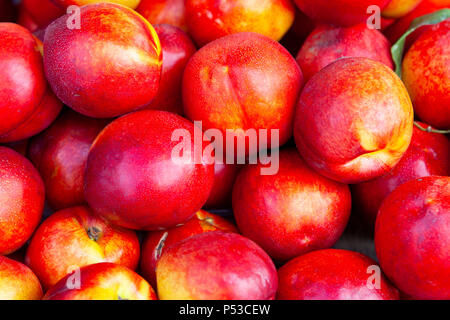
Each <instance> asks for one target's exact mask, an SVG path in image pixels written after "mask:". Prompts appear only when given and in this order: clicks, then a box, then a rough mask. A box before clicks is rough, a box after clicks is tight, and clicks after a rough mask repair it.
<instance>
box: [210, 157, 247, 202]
mask: <svg viewBox="0 0 450 320" xmlns="http://www.w3.org/2000/svg"><path fill="white" fill-rule="evenodd" d="M240 169H241V166H240V165H238V164H227V163H223V162H217V161H216V163H214V184H213V187H212V189H211V193H210V194H209V198H208V201H206V203H205V206H204V207H205V208H210V209H227V208H231V193H232V191H233V185H234V182H235V181H236V177H237V175H238V173H239V170H240Z"/></svg>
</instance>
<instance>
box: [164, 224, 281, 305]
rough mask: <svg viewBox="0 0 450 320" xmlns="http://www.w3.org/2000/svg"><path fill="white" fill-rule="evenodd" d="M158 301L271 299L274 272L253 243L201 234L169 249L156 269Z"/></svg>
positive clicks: (230, 236) (227, 235)
mask: <svg viewBox="0 0 450 320" xmlns="http://www.w3.org/2000/svg"><path fill="white" fill-rule="evenodd" d="M156 277H157V283H158V295H159V298H160V299H161V300H186V299H189V300H190V299H193V300H271V299H274V297H275V294H276V291H277V272H276V269H275V266H274V264H273V262H272V260H270V258H269V256H268V255H267V254H266V253H265V252H264V251H263V250H262V249H261V248H260V247H258V246H257V245H256V244H255V243H254V242H252V241H251V240H249V239H247V238H244V237H242V236H240V235H238V234H235V233H224V232H220V231H213V232H207V233H202V234H199V235H196V236H193V237H190V238H187V239H185V240H183V241H181V242H178V243H176V244H174V245H172V246H171V247H170V248H168V249H167V251H166V252H165V253H164V254H163V255H162V256H161V258H160V259H159V261H158V263H157V266H156Z"/></svg>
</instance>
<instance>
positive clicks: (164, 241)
mask: <svg viewBox="0 0 450 320" xmlns="http://www.w3.org/2000/svg"><path fill="white" fill-rule="evenodd" d="M211 231H223V232H236V233H237V229H236V227H235V226H234V225H233V224H232V223H230V222H228V221H227V220H226V219H224V218H222V217H220V216H218V215H215V214H212V213H209V212H207V211H204V210H199V211H197V213H196V214H195V215H194V216H193V217H192V218H191V219H190V220H188V221H187V222H186V223H184V224H182V225H180V226H177V227H174V228H172V229H168V230H165V231H153V232H149V233H147V235H146V237H145V239H144V242H143V244H142V255H141V263H140V265H141V274H142V275H143V276H144V278H146V279H147V280H148V281H149V282H150V284H151V285H156V273H155V272H156V263H157V262H158V260H159V258H160V257H161V255H162V254H163V253H164V252H165V251H166V249H167V248H169V247H170V246H171V245H173V244H175V243H178V242H180V241H182V240H184V239H187V238H189V237H192V236H195V235H197V234H201V233H205V232H211Z"/></svg>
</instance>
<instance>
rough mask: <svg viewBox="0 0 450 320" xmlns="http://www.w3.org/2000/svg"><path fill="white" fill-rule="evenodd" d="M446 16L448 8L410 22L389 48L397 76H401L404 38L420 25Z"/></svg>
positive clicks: (446, 17) (448, 12)
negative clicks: (406, 29) (407, 27)
mask: <svg viewBox="0 0 450 320" xmlns="http://www.w3.org/2000/svg"><path fill="white" fill-rule="evenodd" d="M448 18H450V9H442V10H438V11H435V12H433V13H430V14H427V15H424V16H421V17H419V18H417V19H415V20H413V22H411V25H410V26H409V29H408V31H406V32H405V34H404V35H403V36H401V37H400V39H398V41H397V42H396V43H395V44H394V45H393V46H392V48H391V54H392V59H393V60H394V63H395V66H396V69H395V72H396V73H397V75H398V76H399V77H401V76H402V60H403V51H404V49H405V42H406V38H407V37H408V36H409V35H410V34H411V33H413V32H414V31H416V30H417V29H419V28H420V27H423V26H428V25H434V24H438V23H440V22H442V21H444V20H447V19H448Z"/></svg>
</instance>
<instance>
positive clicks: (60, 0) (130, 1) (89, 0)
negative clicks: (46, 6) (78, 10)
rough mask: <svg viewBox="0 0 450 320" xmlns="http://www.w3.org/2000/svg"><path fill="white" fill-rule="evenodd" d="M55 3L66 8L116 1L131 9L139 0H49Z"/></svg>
mask: <svg viewBox="0 0 450 320" xmlns="http://www.w3.org/2000/svg"><path fill="white" fill-rule="evenodd" d="M51 1H53V2H54V3H55V4H56V5H58V6H59V7H61V8H67V7H69V6H72V5H76V6H84V5H89V4H94V3H100V2H111V3H117V4H120V5H123V6H127V7H130V8H131V9H135V8H136V7H137V6H138V5H139V2H140V1H141V0H108V1H102V0H51Z"/></svg>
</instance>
